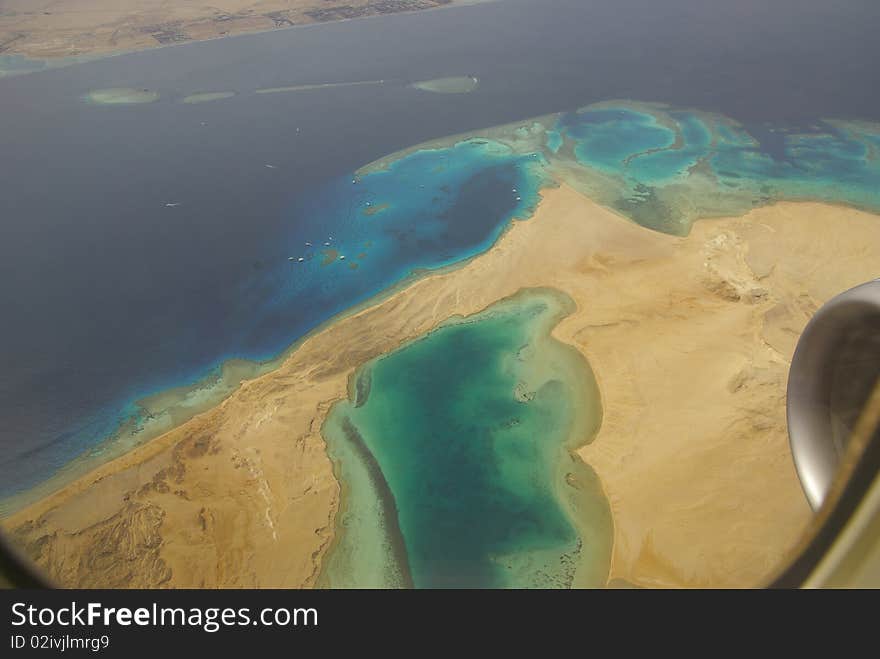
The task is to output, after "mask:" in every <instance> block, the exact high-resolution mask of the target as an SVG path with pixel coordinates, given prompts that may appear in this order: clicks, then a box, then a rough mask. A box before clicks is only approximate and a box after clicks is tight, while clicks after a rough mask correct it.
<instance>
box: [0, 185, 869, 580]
mask: <svg viewBox="0 0 880 659" xmlns="http://www.w3.org/2000/svg"><path fill="white" fill-rule="evenodd" d="M878 263H880V221H878V218H877V217H876V216H874V215H871V214H869V213H865V212H861V211H858V210H853V209H850V208H845V207H838V206H831V205H824V204H817V203H778V204H775V205H773V206H768V207H764V208H759V209H756V210H753V211H751V212H749V213H748V214H747V215H745V216H744V217H739V218H724V219H713V220H701V221H699V222H697V223H696V225H695V226H694V228H693V230H692V232H691V234H690V235H689V236H688V237H685V238H678V237H673V236H669V235H666V234H660V233H656V232H652V231H650V230H647V229H645V228H642V227H640V226H638V225H636V224H634V223H632V222H630V221H628V220H626V219H624V218H622V217H620V216H618V215H616V214H614V213H613V212H611V211H609V210H608V209H606V208H604V207H602V206H599V205H598V204H596V203H594V202H593V201H591V200H590V199H588V198H587V197H585V196H583V195H581V194H580V193H578V192H576V191H575V190H573V189H571V188H569V187H566V186H562V187H559V188H554V189H548V190H545V191H544V193H543V199H542V202H541V203H540V205H539V207H538V210H537V212H536V214H535V215H534V217H532V218H531V219H530V220H528V221H523V222H515V223H514V224H513V225H512V227H511V228H510V229H509V230H508V231H507V232H506V233H505V235H504V236H503V237H502V238H501V239H500V240H499V242H498V243H497V244H496V245H495V247H494V248H493V249H491V250H490V251H489V252H487V253H485V254H483V255H481V256H479V257H477V258H475V259H473V260H471V261H470V262H468V263H467V264H465V265H463V266H462V267H460V268H458V269H455V270H452V271H448V272H443V273H440V274H435V275H432V276H429V277H427V278H424V279H421V280H419V281H417V282H415V283H413V284H411V285H410V286H408V287H406V288H405V289H403V290H401V291H399V292H397V293H395V294H394V295H391V296H390V297H387V298H386V299H384V300H382V301H381V302H378V303H377V304H376V305H375V306H372V307H368V308H366V309H364V310H362V311H360V312H358V313H356V314H353V315H350V316H348V317H346V318H344V319H341V320H339V321H338V322H336V323H333V324H331V325H330V326H328V327H327V328H325V329H324V330H322V331H320V332H319V333H317V334H315V335H313V336H311V337H309V338H308V339H307V340H306V341H305V342H304V343H303V344H302V346H301V347H300V348H299V349H298V350H296V351H295V352H293V353H292V354H291V355H290V356H289V358H288V359H287V360H286V361H285V362H284V364H283V365H282V366H281V367H280V368H278V369H277V370H276V371H273V372H271V373H268V374H266V375H264V376H262V377H260V378H258V379H255V380H252V381H249V382H246V383H245V384H243V385H242V387H241V388H240V389H239V390H238V391H237V392H236V393H234V394H233V395H232V396H231V397H229V398H228V399H227V400H226V401H225V402H224V403H222V404H221V405H219V406H218V407H216V408H214V409H212V410H210V411H208V412H205V413H203V414H201V415H199V416H197V417H195V418H193V419H192V420H190V421H189V422H187V423H186V424H184V425H183V426H181V427H179V428H177V429H175V430H172V431H170V432H168V433H166V434H165V435H163V436H161V437H159V438H158V439H156V440H153V441H151V442H149V443H148V444H146V445H145V446H143V447H141V448H139V449H137V450H135V451H133V452H132V453H129V454H127V455H125V456H123V457H121V458H118V459H116V460H115V461H113V462H110V463H108V464H106V465H104V466H102V467H100V468H99V469H97V470H96V471H94V472H92V473H90V474H88V475H87V476H85V477H83V478H81V479H80V480H78V481H76V482H74V483H72V484H71V485H69V486H67V487H65V488H64V489H62V490H60V491H59V492H56V493H55V494H54V495H52V496H50V497H48V498H46V499H43V500H42V501H40V502H38V503H36V504H34V505H31V506H29V507H28V508H25V509H24V510H21V511H19V512H17V513H15V514H14V515H12V516H11V517H9V518H7V519H6V520H4V525H5V526H6V527H7V528H10V529H12V530H13V532H14V535H15V536H16V537H17V539H18V540H19V541H20V542H21V543H22V544H23V545H24V546H25V547H26V549H27V552H28V553H29V554H30V555H31V556H33V557H34V558H35V559H36V560H37V562H38V563H39V564H40V565H41V566H42V567H43V568H44V569H45V570H46V572H47V573H48V574H49V575H50V577H51V578H53V579H55V580H57V581H58V582H59V583H61V584H64V585H68V586H102V587H123V586H125V587H154V586H161V587H220V586H226V587H247V586H255V587H256V586H261V587H308V586H311V585H314V583H315V581H316V579H317V576H318V574H319V571H320V566H321V559H322V556H323V554H324V552H325V550H326V548H327V547H328V544H329V543H330V542H331V540H332V537H333V531H334V515H335V512H336V509H337V506H338V501H339V484H338V483H337V482H336V481H335V480H334V478H333V471H332V467H331V463H330V461H329V459H328V457H327V454H326V451H325V445H324V441H323V439H322V437H321V434H320V428H321V424H322V422H323V419H324V417H325V415H326V414H327V411H328V409H329V408H330V406H331V405H332V403H333V402H334V401H336V400H339V399H340V398H342V397H344V396H345V395H346V393H347V385H348V378H349V376H350V375H351V373H352V372H353V371H354V369H355V368H356V367H357V366H358V365H359V364H362V363H364V362H365V361H367V360H369V359H372V358H373V357H375V356H377V355H380V354H382V353H385V352H388V351H390V350H392V349H394V348H395V347H397V346H398V345H400V344H401V342H403V341H406V340H408V339H411V338H413V337H416V336H419V335H421V334H423V333H425V332H426V331H428V330H430V329H431V328H433V327H434V326H436V325H437V324H438V323H439V322H441V321H443V320H444V319H447V318H449V317H450V316H452V315H456V314H459V315H469V314H472V313H475V312H477V311H480V310H481V309H484V308H485V307H487V306H488V305H490V304H491V303H493V302H495V301H497V300H499V299H501V298H504V297H507V296H510V295H512V294H514V293H515V292H516V291H518V290H520V289H521V288H524V287H539V286H546V287H553V288H556V289H559V290H561V291H564V292H565V293H566V294H568V295H569V296H571V298H572V299H573V300H574V301H575V302H576V304H577V310H576V312H575V313H573V314H572V315H571V316H569V317H567V318H566V319H565V320H563V321H562V322H561V323H560V325H559V326H558V327H557V328H556V330H555V332H554V335H555V336H556V337H557V338H558V339H560V340H561V341H563V342H565V343H568V344H571V345H573V346H575V347H576V348H577V349H578V350H579V351H580V352H581V353H582V354H583V355H584V356H585V357H586V358H587V359H588V360H589V363H590V365H591V366H592V368H593V371H594V372H595V375H596V378H597V381H598V384H599V388H600V391H601V397H602V403H603V411H604V418H603V423H602V426H601V428H600V430H599V433H598V435H597V436H596V437H595V438H594V439H593V441H592V442H591V443H590V444H589V445H587V446H585V447H584V448H582V449H581V450H580V451H579V454H580V456H581V457H582V458H583V459H584V460H585V462H587V463H588V464H590V465H591V466H592V467H593V468H594V469H595V470H596V472H597V473H598V475H599V477H600V479H601V480H602V483H603V487H604V489H605V491H606V493H607V496H608V498H609V501H610V504H611V509H612V513H613V518H614V528H615V531H614V555H613V561H612V569H611V574H610V577H609V580H610V585H623V584H634V585H640V586H648V587H651V586H671V587H700V586H712V587H743V586H756V585H760V584H761V583H762V582H763V581H764V580H766V579H768V578H769V576H770V575H771V574H772V572H773V571H774V569H776V568H777V567H778V566H779V564H780V562H781V561H783V560H784V559H785V557H786V554H787V552H788V551H789V550H790V548H791V547H792V546H793V545H794V544H795V543H796V541H797V540H798V539H799V537H800V535H801V533H802V532H803V531H804V529H805V527H806V525H807V523H808V521H809V519H810V516H811V512H810V509H809V507H808V505H807V503H806V500H805V498H804V496H803V494H802V492H801V488H800V485H799V483H798V480H797V477H796V474H795V471H794V466H793V463H792V460H791V456H790V453H789V449H788V440H787V434H786V426H785V406H784V400H785V381H786V375H787V369H788V364H789V360H790V358H791V355H792V352H793V350H794V346H795V342H796V340H797V337H798V335H799V333H800V331H801V330H802V328H803V326H804V325H805V323H806V322H807V320H808V318H809V317H810V314H811V313H812V312H813V311H815V310H816V309H817V308H818V306H819V305H821V304H822V303H823V302H824V301H825V300H827V299H829V298H830V297H832V296H833V295H835V294H837V293H839V292H842V291H843V290H845V289H847V288H849V287H851V286H853V285H856V284H858V283H861V282H863V281H866V280H868V279H871V278H874V277H877V276H878V275H880V266H878V265H877V264H878ZM588 439H589V438H584V440H585V441H586V440H588Z"/></svg>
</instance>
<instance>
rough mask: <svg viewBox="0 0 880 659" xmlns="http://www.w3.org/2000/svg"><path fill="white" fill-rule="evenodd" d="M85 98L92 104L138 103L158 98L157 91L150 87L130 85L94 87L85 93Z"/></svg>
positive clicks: (151, 101) (150, 101)
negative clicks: (135, 87) (108, 87)
mask: <svg viewBox="0 0 880 659" xmlns="http://www.w3.org/2000/svg"><path fill="white" fill-rule="evenodd" d="M84 98H85V100H86V102H88V103H92V104H94V105H139V104H143V103H153V102H154V101H158V100H159V92H156V91H152V90H150V89H133V88H131V87H112V88H110V89H94V90H92V91H90V92H88V93H87V94H86V95H85V97H84Z"/></svg>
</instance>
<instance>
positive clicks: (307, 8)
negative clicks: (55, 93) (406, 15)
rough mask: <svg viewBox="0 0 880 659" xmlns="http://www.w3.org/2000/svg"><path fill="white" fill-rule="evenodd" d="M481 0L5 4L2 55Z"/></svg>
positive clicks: (95, 50) (164, 40) (47, 54)
mask: <svg viewBox="0 0 880 659" xmlns="http://www.w3.org/2000/svg"><path fill="white" fill-rule="evenodd" d="M474 1H475V0H394V1H393V2H389V1H388V0H216V1H215V2H212V3H205V2H200V1H198V0H175V1H174V2H167V0H0V54H22V55H27V56H29V57H34V58H47V59H51V58H56V57H70V56H81V55H90V54H99V53H111V52H119V51H130V50H141V49H144V48H153V47H156V46H161V45H169V44H174V43H183V42H186V41H200V40H203V39H215V38H218V37H224V36H229V35H233V34H241V33H245V32H258V31H264V30H272V29H277V28H285V27H291V26H294V25H304V24H308V23H322V22H328V21H337V20H345V19H351V18H361V17H365V16H378V15H381V14H390V13H398V12H402V11H419V10H424V9H434V8H437V7H443V6H446V5H451V4H473V2H474ZM484 1H485V0H484Z"/></svg>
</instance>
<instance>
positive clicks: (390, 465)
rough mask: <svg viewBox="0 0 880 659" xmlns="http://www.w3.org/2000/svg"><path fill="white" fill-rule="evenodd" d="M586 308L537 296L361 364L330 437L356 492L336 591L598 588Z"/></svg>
mask: <svg viewBox="0 0 880 659" xmlns="http://www.w3.org/2000/svg"><path fill="white" fill-rule="evenodd" d="M573 305H574V303H573V302H572V301H571V300H570V299H568V298H567V297H566V296H564V295H562V294H559V293H557V292H554V291H552V290H528V291H523V292H521V293H519V294H518V295H516V296H514V297H512V298H509V299H507V300H503V301H500V302H497V303H495V304H493V305H492V306H491V307H489V308H488V309H487V310H485V311H483V312H481V313H479V314H476V315H474V316H471V317H468V318H465V319H461V318H455V319H451V320H450V321H447V322H446V323H444V324H443V325H442V326H440V327H439V328H437V329H435V330H434V331H432V332H431V333H429V334H428V335H427V336H425V337H423V338H421V339H418V340H416V341H413V342H411V343H409V344H407V345H405V346H404V347H402V348H400V349H398V350H396V351H394V352H393V353H391V354H389V355H387V356H384V357H381V358H379V359H377V360H375V361H373V362H370V363H368V364H366V365H364V366H363V367H361V368H360V369H359V370H358V372H357V373H356V374H355V376H354V377H353V379H352V384H351V387H350V388H351V397H350V399H349V400H348V401H344V402H341V403H338V404H337V405H336V406H335V407H334V408H333V409H332V411H331V412H330V415H329V416H328V419H327V421H326V423H325V425H324V428H323V432H324V436H325V438H326V439H327V442H328V448H329V452H330V455H331V457H332V458H333V459H334V462H335V466H336V472H337V476H338V477H339V479H340V481H341V482H342V483H343V503H342V509H341V512H340V513H339V518H338V519H337V525H338V529H339V531H340V533H339V535H338V537H337V541H336V543H335V545H334V547H333V549H332V550H331V552H330V554H329V557H328V559H327V560H326V563H325V568H324V574H323V580H324V583H325V585H327V586H332V587H404V586H415V587H427V588H438V587H478V588H497V587H536V588H549V587H571V586H599V585H602V584H604V581H605V578H606V577H607V572H608V566H609V563H610V558H611V517H610V511H609V509H608V506H607V503H606V502H605V499H604V496H603V495H602V492H601V488H600V486H599V484H598V481H597V478H596V477H595V475H594V474H593V472H592V470H591V469H590V468H589V467H588V466H587V465H585V464H584V463H583V462H582V461H581V460H580V459H578V458H577V457H576V456H574V455H573V454H572V451H573V450H574V449H575V448H577V447H578V446H580V445H582V444H584V443H586V442H588V441H589V440H590V439H591V438H592V437H593V435H594V433H595V431H596V430H597V429H598V426H599V422H600V419H601V412H600V404H599V393H598V389H597V386H596V382H595V380H594V379H593V375H592V372H591V370H590V368H589V366H588V364H587V363H586V360H584V358H583V357H582V356H581V355H580V353H578V352H577V351H576V350H575V349H574V348H572V347H570V346H566V345H564V344H562V343H560V342H558V341H557V340H556V339H553V338H551V337H550V331H551V330H552V329H553V327H554V326H555V325H556V324H557V323H558V322H559V320H560V319H561V318H562V317H563V316H565V315H567V314H568V313H570V312H571V310H572V308H573Z"/></svg>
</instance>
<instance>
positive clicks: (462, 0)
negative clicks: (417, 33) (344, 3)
mask: <svg viewBox="0 0 880 659" xmlns="http://www.w3.org/2000/svg"><path fill="white" fill-rule="evenodd" d="M490 2H497V0H452V1H451V2H450V3H449V4H439V5H435V6H431V7H421V8H413V9H404V10H401V11H394V12H390V13H385V14H382V13H380V14H370V15H366V16H355V17H352V18H338V19H332V20H327V21H319V20H313V21H311V22H308V23H298V24H291V25H282V26H276V27H266V28H257V29H246V28H245V29H242V30H239V31H235V32H232V33H227V34H216V35H211V36H206V37H200V38H190V39H187V40H185V41H179V42H170V43H161V42H159V41H156V42H155V44H153V43H146V44H143V45H139V46H135V47H132V48H123V49H103V48H97V49H91V50H86V51H85V52H76V53H75V54H71V53H68V54H62V53H60V52H58V53H55V54H51V55H45V54H44V55H40V54H39V52H40V51H36V50H32V49H28V50H13V49H9V50H3V51H0V61H2V57H4V56H9V57H20V58H24V59H25V60H28V61H32V62H40V63H41V64H42V68H39V69H32V70H17V69H9V70H4V69H3V68H2V67H0V79H2V78H3V77H12V76H17V75H27V74H31V73H39V72H41V71H51V70H53V69H57V68H64V67H67V66H73V65H76V64H87V63H89V62H94V61H96V60H100V59H104V58H107V57H117V56H119V55H131V54H135V53H142V52H146V51H151V50H158V49H164V48H174V47H182V46H188V45H194V44H199V43H204V42H209V41H219V40H221V39H231V38H235V37H245V36H250V35H263V34H269V33H274V32H288V31H291V30H296V29H302V28H315V27H318V26H322V25H329V24H334V23H350V22H352V21H363V20H370V19H381V18H387V17H389V16H396V15H401V14H402V15H406V14H417V13H422V12H429V11H437V10H448V9H454V8H457V7H469V6H473V5H480V4H488V3H490ZM0 27H2V25H0ZM71 59H73V60H75V61H65V60H71Z"/></svg>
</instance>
